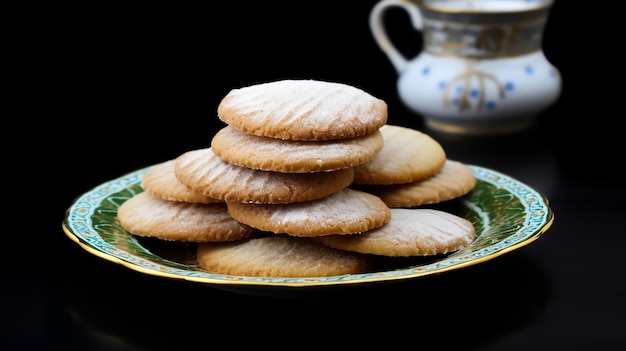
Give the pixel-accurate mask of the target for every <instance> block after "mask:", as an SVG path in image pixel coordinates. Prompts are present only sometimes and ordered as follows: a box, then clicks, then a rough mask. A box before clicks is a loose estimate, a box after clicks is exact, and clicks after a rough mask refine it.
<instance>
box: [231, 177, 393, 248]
mask: <svg viewBox="0 0 626 351" xmlns="http://www.w3.org/2000/svg"><path fill="white" fill-rule="evenodd" d="M226 205H227V207H228V212H229V213H230V215H231V216H232V217H233V218H235V219H236V220H237V221H239V222H241V223H245V224H247V225H249V226H251V227H254V228H257V229H260V230H263V231H266V232H272V233H280V234H289V235H293V236H303V237H312V236H319V235H329V234H355V233H361V232H364V231H367V230H370V229H374V228H377V227H380V226H382V225H384V224H385V223H387V222H389V220H390V219H391V212H390V210H389V208H388V207H387V205H385V203H384V202H383V201H381V200H380V199H379V198H378V197H376V196H374V195H372V194H368V193H366V192H362V191H358V190H354V189H349V188H346V189H344V190H342V191H339V192H337V193H334V194H332V195H329V196H326V197H323V198H321V199H318V200H313V201H305V202H298V203H291V204H279V205H264V204H250V203H242V202H227V203H226Z"/></svg>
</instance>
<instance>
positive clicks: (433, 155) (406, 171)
mask: <svg viewBox="0 0 626 351" xmlns="http://www.w3.org/2000/svg"><path fill="white" fill-rule="evenodd" d="M380 132H381V133H382V135H383V138H384V147H383V149H382V151H381V152H379V153H378V154H377V155H376V157H374V159H373V160H372V161H370V162H367V163H365V164H362V165H360V166H358V167H356V168H355V169H354V183H355V184H401V183H410V182H413V181H416V180H420V179H425V178H428V177H430V176H432V175H434V174H436V173H437V172H439V171H440V170H441V168H442V167H443V165H444V163H445V162H446V153H445V151H444V150H443V147H442V146H441V145H440V144H439V142H437V141H436V140H435V139H433V138H432V137H430V136H429V135H428V134H425V133H422V132H420V131H418V130H415V129H411V128H406V127H401V126H396V125H389V124H386V125H384V126H382V127H381V128H380Z"/></svg>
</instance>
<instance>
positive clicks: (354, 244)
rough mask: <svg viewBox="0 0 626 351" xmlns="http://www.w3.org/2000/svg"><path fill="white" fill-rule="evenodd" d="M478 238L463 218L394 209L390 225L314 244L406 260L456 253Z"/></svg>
mask: <svg viewBox="0 0 626 351" xmlns="http://www.w3.org/2000/svg"><path fill="white" fill-rule="evenodd" d="M475 238H476V232H475V229H474V226H473V224H472V223H471V222H470V221H468V220H466V219H465V218H463V217H459V216H456V215H454V214H451V213H448V212H444V211H440V210H433V209H407V208H392V209H391V221H390V222H389V223H387V224H385V225H384V226H382V227H379V228H376V229H372V230H370V231H367V232H365V233H362V234H358V235H326V236H320V237H316V238H313V240H315V241H317V242H319V243H321V244H324V245H328V246H330V247H333V248H337V249H342V250H348V251H354V252H360V253H365V254H373V255H382V256H393V257H407V256H429V255H440V254H446V253H449V252H454V251H457V250H459V249H462V248H464V247H465V246H467V245H469V244H470V243H471V242H472V241H473V240H474V239H475Z"/></svg>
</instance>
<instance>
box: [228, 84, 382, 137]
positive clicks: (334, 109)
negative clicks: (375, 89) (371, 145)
mask: <svg viewBox="0 0 626 351" xmlns="http://www.w3.org/2000/svg"><path fill="white" fill-rule="evenodd" d="M217 115H218V117H219V119H220V120H222V121H223V122H225V123H226V124H228V125H230V126H232V127H235V128H237V129H240V130H241V131H243V132H245V133H248V134H254V135H259V136H265V137H271V138H278V139H288V140H332V139H346V138H354V137H358V136H362V135H367V134H370V133H373V132H374V131H376V130H378V129H379V128H380V127H382V126H383V125H384V124H385V123H386V122H387V103H386V102H385V101H384V100H381V99H379V98H376V97H374V96H372V95H370V94H369V93H367V92H365V91H363V90H361V89H358V88H356V87H354V86H351V85H346V84H342V83H335V82H325V81H318V80H307V79H302V80H279V81H272V82H267V83H260V84H255V85H250V86H246V87H242V88H238V89H232V90H231V91H230V92H228V94H226V95H225V96H224V97H223V98H222V100H221V101H220V103H219V104H218V107H217Z"/></svg>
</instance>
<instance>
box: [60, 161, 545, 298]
mask: <svg viewBox="0 0 626 351" xmlns="http://www.w3.org/2000/svg"><path fill="white" fill-rule="evenodd" d="M469 167H470V168H471V170H472V172H473V173H474V175H475V177H476V179H477V184H476V186H475V187H474V189H472V191H471V192H469V193H468V194H467V195H465V196H463V197H461V198H458V199H455V200H452V201H449V202H448V203H446V204H445V205H443V207H442V208H443V209H445V210H447V211H450V212H453V213H455V214H457V215H460V216H462V217H464V218H467V219H468V220H470V221H471V222H472V223H473V224H474V226H475V228H476V233H477V238H476V239H475V240H474V241H473V242H472V243H471V244H470V245H469V246H467V247H466V248H464V249H462V250H459V251H456V252H454V253H451V254H447V255H441V256H431V257H415V258H402V259H400V258H399V259H397V260H396V259H395V258H389V259H387V258H386V259H385V260H386V261H385V262H386V263H385V264H384V265H382V267H384V268H383V269H380V270H378V271H374V272H369V273H364V274H351V275H340V276H330V277H310V278H263V277H247V276H232V275H223V274H213V273H209V272H207V271H204V270H202V269H201V268H199V267H198V265H197V264H196V261H195V248H196V245H195V244H193V243H182V242H164V241H162V240H158V239H150V238H144V237H138V236H134V235H132V234H130V233H128V232H126V231H125V230H124V229H122V227H121V226H120V224H119V222H118V221H117V219H116V214H117V209H118V208H119V206H120V205H121V204H122V203H123V202H124V201H126V200H128V199H129V198H131V197H132V196H133V195H135V194H138V193H140V192H142V191H143V189H142V188H141V179H142V176H143V175H144V174H145V173H146V171H147V170H148V169H149V168H150V167H146V168H143V169H140V170H137V171H134V172H131V173H128V174H126V175H123V176H121V177H119V178H117V179H113V180H111V181H108V182H106V183H103V184H101V185H99V186H97V187H95V188H93V189H92V190H90V191H88V192H86V193H84V194H82V195H81V196H79V197H77V198H76V199H75V200H74V202H73V203H72V204H71V205H70V207H69V208H68V209H67V211H66V215H65V218H64V220H63V223H62V226H63V230H64V232H65V233H66V234H67V236H68V237H69V238H70V239H72V240H73V241H75V242H76V243H78V244H79V245H80V247H82V248H83V249H85V250H87V251H88V252H90V253H92V254H94V255H96V256H98V257H101V258H104V259H106V260H109V261H111V262H115V263H119V264H121V265H123V266H126V267H128V268H130V269H133V270H135V271H138V272H141V273H145V274H150V275H154V276H160V277H167V278H174V279H181V280H187V281H193V282H198V283H206V284H209V285H211V286H215V287H218V288H225V289H227V290H230V289H236V288H243V289H246V288H248V289H249V288H253V289H258V288H264V287H282V288H297V287H321V286H338V285H341V286H346V285H354V284H357V285H358V284H368V283H377V282H385V281H398V280H407V279H414V278H418V277H425V276H428V275H432V274H437V273H442V272H446V271H450V270H454V269H458V268H462V267H467V266H470V265H474V264H477V263H480V262H485V261H487V260H490V259H493V258H495V257H498V256H500V255H502V254H505V253H507V252H510V251H512V250H515V249H518V248H520V247H523V246H525V245H527V244H529V243H531V242H533V241H534V240H536V239H537V238H539V237H540V236H541V234H543V233H545V232H546V231H547V230H548V229H549V228H550V226H551V225H552V222H553V221H554V213H553V212H552V210H551V209H550V207H549V205H548V200H547V198H546V197H545V196H543V195H542V194H541V193H539V192H538V191H537V190H534V189H533V188H531V187H529V186H528V185H525V184H523V183H521V182H520V181H518V180H516V179H513V178H511V177H509V176H507V175H504V174H502V173H499V172H496V171H493V170H489V169H485V168H482V167H478V166H473V165H469Z"/></svg>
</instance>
